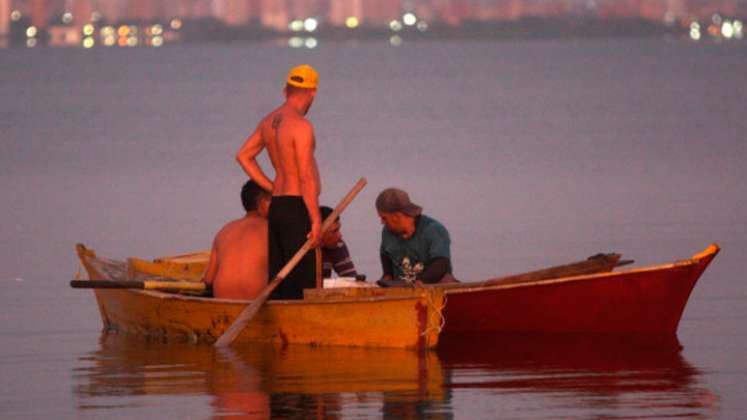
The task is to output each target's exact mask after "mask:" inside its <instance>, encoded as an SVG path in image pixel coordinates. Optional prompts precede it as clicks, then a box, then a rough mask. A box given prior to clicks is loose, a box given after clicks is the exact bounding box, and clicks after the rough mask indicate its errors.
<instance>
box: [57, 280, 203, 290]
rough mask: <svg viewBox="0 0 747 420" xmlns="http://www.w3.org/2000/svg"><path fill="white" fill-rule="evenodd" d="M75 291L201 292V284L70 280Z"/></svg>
mask: <svg viewBox="0 0 747 420" xmlns="http://www.w3.org/2000/svg"><path fill="white" fill-rule="evenodd" d="M70 287H72V288H75V289H145V290H194V291H203V290H205V288H206V286H205V283H202V282H186V281H154V280H146V281H134V280H71V281H70Z"/></svg>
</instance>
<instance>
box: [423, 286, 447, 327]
mask: <svg viewBox="0 0 747 420" xmlns="http://www.w3.org/2000/svg"><path fill="white" fill-rule="evenodd" d="M435 294H436V293H435V290H428V291H427V293H426V299H425V300H426V304H427V305H428V309H430V310H429V311H428V316H429V319H428V321H429V322H428V327H427V328H426V329H425V330H424V331H423V332H422V333H421V334H420V335H422V336H426V335H428V334H430V333H431V332H434V331H435V332H436V335H438V334H441V331H442V330H443V329H444V325H446V317H444V313H443V311H444V308H445V307H446V294H445V293H442V296H443V299H442V300H441V304H440V305H439V304H436V300H435V298H434V295H435Z"/></svg>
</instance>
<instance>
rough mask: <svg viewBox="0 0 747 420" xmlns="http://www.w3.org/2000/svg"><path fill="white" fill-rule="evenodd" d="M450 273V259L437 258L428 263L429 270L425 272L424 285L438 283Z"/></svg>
mask: <svg viewBox="0 0 747 420" xmlns="http://www.w3.org/2000/svg"><path fill="white" fill-rule="evenodd" d="M448 272H449V259H448V258H445V257H436V258H434V259H432V260H430V261H428V268H426V269H425V271H424V272H423V276H422V280H423V283H426V284H433V283H438V282H439V281H441V279H442V278H443V277H444V276H445V275H446V273H448Z"/></svg>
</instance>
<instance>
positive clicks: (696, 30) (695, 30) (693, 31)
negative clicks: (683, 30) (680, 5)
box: [690, 22, 701, 41]
mask: <svg viewBox="0 0 747 420" xmlns="http://www.w3.org/2000/svg"><path fill="white" fill-rule="evenodd" d="M700 36H701V35H700V24H699V23H698V22H692V23H691V24H690V39H692V40H693V41H699V40H700Z"/></svg>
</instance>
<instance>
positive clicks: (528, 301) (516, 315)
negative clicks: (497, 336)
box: [441, 244, 720, 339]
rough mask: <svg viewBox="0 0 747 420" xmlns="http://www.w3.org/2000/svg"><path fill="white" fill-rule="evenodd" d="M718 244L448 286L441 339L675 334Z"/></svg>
mask: <svg viewBox="0 0 747 420" xmlns="http://www.w3.org/2000/svg"><path fill="white" fill-rule="evenodd" d="M719 250H720V248H719V247H718V245H715V244H712V245H710V246H708V247H707V248H706V249H705V250H704V251H702V252H700V253H698V254H696V255H694V256H693V257H692V258H690V259H686V260H682V261H677V262H674V263H671V264H663V265H656V266H649V267H642V268H636V269H631V270H625V271H619V272H605V273H592V274H585V275H576V276H571V277H561V278H554V279H553V278H550V279H524V280H522V279H521V278H519V277H520V276H516V277H517V278H514V279H512V280H511V279H510V280H508V281H506V282H504V283H500V282H497V283H494V284H492V285H487V286H479V285H478V286H477V287H466V288H455V289H451V290H447V302H448V303H447V305H446V309H445V311H444V317H445V318H446V324H445V325H444V328H443V331H442V336H441V337H442V339H446V338H447V337H450V336H455V335H464V334H485V333H516V332H532V333H567V332H574V333H652V334H675V333H676V331H677V326H678V325H679V322H680V318H681V317H682V313H683V311H684V309H685V305H686V304H687V300H688V298H689V297H690V292H691V291H692V290H693V287H695V283H696V282H697V281H698V279H699V278H700V276H701V274H702V273H703V271H704V270H705V269H706V267H708V264H710V262H711V261H712V260H713V258H714V257H715V256H716V254H717V253H718V252H719Z"/></svg>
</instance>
